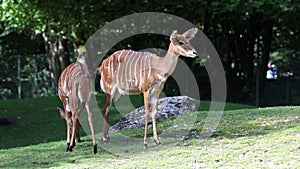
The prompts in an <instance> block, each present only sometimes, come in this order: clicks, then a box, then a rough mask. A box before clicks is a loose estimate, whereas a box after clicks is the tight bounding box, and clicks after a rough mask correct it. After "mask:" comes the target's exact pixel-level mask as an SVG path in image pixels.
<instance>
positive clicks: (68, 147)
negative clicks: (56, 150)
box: [66, 143, 70, 152]
mask: <svg viewBox="0 0 300 169" xmlns="http://www.w3.org/2000/svg"><path fill="white" fill-rule="evenodd" d="M69 150H70V143H67V146H66V152H68V151H69Z"/></svg>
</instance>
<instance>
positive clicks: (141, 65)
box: [139, 53, 144, 83]
mask: <svg viewBox="0 0 300 169" xmlns="http://www.w3.org/2000/svg"><path fill="white" fill-rule="evenodd" d="M140 57H141V63H140V70H139V72H140V83H142V81H143V79H142V71H143V58H144V57H143V53H141V56H140Z"/></svg>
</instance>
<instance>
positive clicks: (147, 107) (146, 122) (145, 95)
mask: <svg viewBox="0 0 300 169" xmlns="http://www.w3.org/2000/svg"><path fill="white" fill-rule="evenodd" d="M144 105H145V133H144V149H147V133H148V123H149V116H150V114H149V93H148V92H145V93H144Z"/></svg>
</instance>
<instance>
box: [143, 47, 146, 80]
mask: <svg viewBox="0 0 300 169" xmlns="http://www.w3.org/2000/svg"><path fill="white" fill-rule="evenodd" d="M146 65H147V53H144V67H143V71H144V78H145V77H146Z"/></svg>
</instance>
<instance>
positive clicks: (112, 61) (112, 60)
mask: <svg viewBox="0 0 300 169" xmlns="http://www.w3.org/2000/svg"><path fill="white" fill-rule="evenodd" d="M111 63H112V67H111V77H112V78H113V77H114V57H112V59H111Z"/></svg>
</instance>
